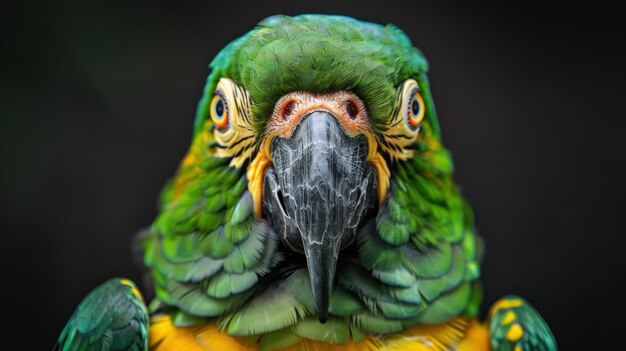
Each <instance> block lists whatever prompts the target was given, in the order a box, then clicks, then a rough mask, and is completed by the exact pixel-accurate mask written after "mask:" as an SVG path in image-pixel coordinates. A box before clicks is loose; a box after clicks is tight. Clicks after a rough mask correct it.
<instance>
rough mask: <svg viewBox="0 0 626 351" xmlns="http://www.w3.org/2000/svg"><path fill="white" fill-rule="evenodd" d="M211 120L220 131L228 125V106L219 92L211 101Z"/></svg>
mask: <svg viewBox="0 0 626 351" xmlns="http://www.w3.org/2000/svg"><path fill="white" fill-rule="evenodd" d="M211 119H212V120H213V123H215V126H216V127H217V128H218V129H223V128H225V127H226V126H227V125H228V106H227V105H226V100H224V97H223V96H222V94H220V93H219V92H217V93H215V95H214V96H213V100H211Z"/></svg>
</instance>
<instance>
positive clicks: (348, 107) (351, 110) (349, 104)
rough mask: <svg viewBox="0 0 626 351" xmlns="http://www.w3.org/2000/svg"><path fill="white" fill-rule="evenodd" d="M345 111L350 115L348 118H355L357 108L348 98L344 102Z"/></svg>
mask: <svg viewBox="0 0 626 351" xmlns="http://www.w3.org/2000/svg"><path fill="white" fill-rule="evenodd" d="M346 112H347V113H348V116H350V118H352V119H355V118H356V116H357V115H358V114H359V108H358V107H356V105H355V104H354V102H352V101H350V100H348V101H347V102H346Z"/></svg>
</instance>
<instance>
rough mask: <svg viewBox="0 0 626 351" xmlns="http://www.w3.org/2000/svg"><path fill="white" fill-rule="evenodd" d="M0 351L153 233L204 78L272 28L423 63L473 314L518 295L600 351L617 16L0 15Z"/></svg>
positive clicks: (524, 12)
mask: <svg viewBox="0 0 626 351" xmlns="http://www.w3.org/2000/svg"><path fill="white" fill-rule="evenodd" d="M0 9H1V10H0V45H1V46H0V48H1V49H0V50H1V56H0V60H1V61H0V146H1V148H0V155H1V157H2V162H1V166H0V169H1V171H0V176H1V181H0V189H1V192H2V196H1V206H0V216H1V218H0V232H1V235H0V252H1V256H0V259H1V262H0V274H1V277H0V278H1V280H0V281H1V288H0V294H1V300H0V301H1V303H2V315H3V316H4V318H5V320H8V323H9V324H8V325H9V326H8V329H7V327H4V328H3V329H4V331H3V332H2V333H1V334H2V336H1V337H0V345H5V347H2V349H12V350H47V349H50V348H51V347H52V345H53V344H54V342H55V340H56V337H57V335H58V333H59V332H60V330H61V329H62V327H63V326H64V324H65V322H66V321H67V320H68V318H69V317H70V316H71V314H72V312H73V310H74V308H75V307H76V306H77V305H78V303H79V302H80V301H81V300H82V298H83V297H84V296H85V295H86V294H87V293H88V292H89V291H90V290H91V289H92V288H94V287H95V286H96V285H98V284H99V283H101V282H103V281H105V280H106V279H108V278H111V277H116V276H123V277H128V278H131V279H133V280H135V281H138V282H139V281H140V274H139V272H140V270H139V267H138V266H137V264H136V262H135V261H134V259H133V255H132V253H131V250H130V241H131V238H132V236H133V234H134V233H135V232H137V231H138V230H140V229H142V228H144V227H145V226H147V225H149V224H150V223H151V221H152V219H153V218H154V217H155V215H156V203H157V198H158V194H159V190H160V188H161V186H162V185H163V184H164V183H165V181H166V180H167V179H168V178H169V177H170V176H171V175H172V174H173V173H174V171H175V169H176V167H177V164H178V162H179V160H180V159H181V158H182V157H183V155H184V153H185V151H186V148H187V146H188V143H189V141H190V136H191V131H192V120H193V116H194V112H195V107H196V104H197V102H198V100H199V98H200V96H201V92H202V88H203V84H204V81H205V79H206V76H207V74H208V72H209V71H208V67H207V65H208V63H209V62H210V60H211V59H212V58H213V57H214V56H215V54H216V53H217V52H218V51H219V50H220V49H221V48H222V47H223V46H224V45H226V44H227V43H228V42H230V41H231V40H233V39H235V38H236V37H238V36H240V35H242V34H244V33H245V32H246V31H248V30H250V29H251V28H252V27H253V26H254V25H255V24H256V23H257V22H258V21H260V20H261V19H263V18H264V17H266V16H269V15H273V14H299V13H329V14H345V15H350V16H353V17H356V18H359V19H363V20H369V21H373V22H378V23H382V24H386V23H394V24H396V25H397V26H399V27H400V28H401V29H403V30H404V31H405V32H406V33H407V34H408V36H409V37H410V38H411V39H412V40H413V43H414V44H415V45H416V46H417V47H419V48H420V49H421V50H422V51H423V52H424V53H425V55H426V56H427V57H428V59H429V61H430V65H431V74H430V80H431V83H432V91H433V96H434V99H435V103H436V106H437V109H438V112H439V118H440V122H441V125H442V131H443V138H444V142H445V144H446V146H447V147H448V148H449V149H450V150H451V151H452V153H453V156H454V160H455V164H456V179H457V181H458V183H459V184H460V185H461V186H462V188H463V191H464V194H465V195H466V196H467V198H468V199H469V201H470V202H471V204H472V205H473V208H474V211H475V215H476V223H477V226H478V230H479V232H480V234H481V235H482V236H483V237H484V239H485V242H486V245H487V246H486V247H487V250H486V256H485V260H484V263H483V282H484V287H485V299H484V304H483V313H486V311H487V308H488V306H489V305H490V304H491V303H493V302H494V301H495V300H496V299H497V298H499V297H501V296H503V295H506V294H519V295H521V296H523V297H525V298H526V299H528V300H529V301H530V302H531V303H533V304H534V305H535V307H536V308H537V309H538V310H539V311H541V313H542V315H543V316H544V317H545V319H546V320H547V321H548V323H549V324H550V326H551V327H552V330H553V331H554V334H555V335H556V338H557V341H558V342H559V344H560V346H561V349H562V350H577V349H586V348H590V349H609V348H612V347H610V346H609V345H611V344H612V343H613V342H616V341H619V342H620V344H621V343H623V340H621V339H620V337H621V335H622V334H623V332H621V333H620V332H619V331H621V328H622V326H620V323H619V322H618V321H619V319H620V318H622V316H624V314H625V313H626V309H625V308H624V304H625V303H626V297H624V294H623V291H624V290H623V288H622V286H623V283H624V280H625V278H626V264H624V262H623V258H624V254H626V250H625V249H626V241H625V239H624V235H625V234H626V231H625V230H624V224H623V223H624V218H625V214H624V210H625V209H626V205H625V198H626V197H625V196H626V185H625V183H626V170H625V162H624V161H625V160H624V151H625V150H624V149H625V148H624V141H625V137H624V135H625V133H626V122H625V120H626V116H625V115H624V112H623V111H622V107H623V102H624V101H625V99H624V97H625V93H626V91H625V89H624V84H625V83H624V78H626V77H625V75H624V62H625V57H624V53H623V52H624V51H623V47H624V37H623V34H622V33H623V32H622V31H623V29H624V28H623V27H624V21H623V18H624V17H623V16H624V11H623V8H621V7H618V5H617V1H614V2H601V1H594V2H588V3H585V4H584V5H577V7H574V5H570V6H568V7H560V8H556V7H555V8H548V7H547V6H546V5H545V4H533V3H530V2H527V1H524V2H519V3H517V4H508V5H506V6H505V5H487V4H480V3H477V2H468V3H467V4H465V5H458V6H452V5H449V4H448V5H446V4H442V3H437V4H435V2H430V3H422V2H419V1H413V2H410V3H403V2H399V1H393V0H385V1H379V2H377V3H376V4H375V5H373V4H364V3H363V2H357V1H350V2H347V1H346V2H341V3H335V2H334V1H315V2H313V1H306V2H298V3H296V2H294V1H272V2H269V1H263V0H258V1H255V2H251V3H242V2H240V1H213V2H205V1H187V2H185V3H184V5H176V6H175V5H174V2H171V1H151V2H148V1H145V2H141V1H118V0H115V1H111V0H109V1H90V2H84V1H78V0H69V1H59V2H56V1H55V2H52V1H50V2H45V3H39V4H33V3H31V2H17V1H15V2H12V3H7V2H3V4H2V5H0Z"/></svg>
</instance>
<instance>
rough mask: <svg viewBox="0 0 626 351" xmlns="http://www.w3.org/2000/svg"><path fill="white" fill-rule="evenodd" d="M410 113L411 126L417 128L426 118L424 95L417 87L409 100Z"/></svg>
mask: <svg viewBox="0 0 626 351" xmlns="http://www.w3.org/2000/svg"><path fill="white" fill-rule="evenodd" d="M408 109H409V113H408V114H407V115H408V122H409V125H410V126H411V128H414V129H415V128H417V127H418V126H419V124H420V122H421V121H422V119H424V112H425V111H424V99H423V98H422V95H421V94H420V93H419V91H418V90H417V89H415V90H414V91H413V93H412V96H411V99H410V100H409V106H408Z"/></svg>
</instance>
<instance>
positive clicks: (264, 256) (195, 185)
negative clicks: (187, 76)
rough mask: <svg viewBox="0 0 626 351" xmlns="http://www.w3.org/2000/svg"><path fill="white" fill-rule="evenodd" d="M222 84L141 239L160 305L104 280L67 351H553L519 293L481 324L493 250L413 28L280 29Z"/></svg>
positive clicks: (223, 67) (263, 30)
mask: <svg viewBox="0 0 626 351" xmlns="http://www.w3.org/2000/svg"><path fill="white" fill-rule="evenodd" d="M210 69H211V71H210V73H209V76H208V78H207V82H206V85H205V88H204V90H203V93H202V97H201V100H200V102H199V104H198V108H197V113H196V116H195V120H194V124H193V135H192V140H191V145H190V146H189V149H188V151H187V153H186V154H185V156H184V157H183V159H182V161H181V162H180V164H179V166H178V169H177V171H176V173H175V175H174V176H173V178H172V179H171V180H170V181H169V182H168V183H167V184H166V186H165V187H164V190H163V191H162V193H161V196H160V200H159V209H158V215H157V216H156V218H155V220H154V221H153V223H152V225H151V226H150V227H149V228H148V229H146V230H144V231H142V232H141V233H140V234H139V235H138V238H137V242H138V243H139V244H138V245H139V247H140V250H141V252H142V254H141V257H142V260H143V264H144V266H145V274H146V276H147V277H148V278H149V286H151V287H152V288H153V291H154V295H155V297H154V299H152V300H151V301H148V302H146V301H144V298H143V296H142V294H141V292H140V291H139V289H138V287H137V286H136V285H135V283H133V282H132V281H130V280H128V279H124V278H115V279H111V280H109V281H107V282H105V283H104V284H102V285H101V286H99V287H97V288H96V289H95V290H93V291H92V292H91V293H90V294H89V295H88V296H87V297H86V298H85V299H84V300H83V301H82V302H81V303H80V305H79V306H78V308H77V309H76V311H75V312H74V314H73V316H72V317H71V318H70V320H69V322H68V323H67V325H66V326H65V328H64V329H63V330H62V332H61V334H60V336H59V338H58V341H57V343H56V345H55V346H54V348H55V350H63V351H70V350H151V351H170V350H184V351H203V350H204V351H209V350H220V351H221V350H228V351H252V350H261V351H274V350H276V351H278V350H284V351H297V350H325V351H335V350H336V351H339V350H345V351H348V350H353V351H361V350H363V351H366V350H367V351H374V350H388V351H394V350H397V351H399V350H407V351H408V350H415V351H418V350H459V351H461V350H485V351H486V350H494V351H529V350H541V351H550V350H557V344H556V341H555V338H554V336H553V334H552V332H551V331H550V328H549V327H548V325H547V323H546V322H545V321H544V319H543V318H542V317H541V316H540V314H539V313H538V312H537V311H536V310H535V309H534V308H533V307H532V306H531V305H530V304H529V303H528V302H527V301H526V300H524V299H523V298H521V297H519V296H513V295H511V296H506V297H503V298H501V299H500V300H498V301H497V302H496V303H495V304H493V306H492V307H491V309H490V311H489V315H488V316H487V318H486V319H485V320H482V321H481V320H480V316H479V312H480V304H481V300H482V287H481V284H480V279H479V278H480V262H481V258H482V256H483V251H484V244H483V242H482V239H481V237H480V236H478V234H477V233H476V229H475V224H474V218H473V214H472V209H471V207H470V205H469V204H468V202H467V201H466V200H465V198H464V197H463V195H462V194H461V191H460V188H459V187H458V186H457V185H456V183H455V181H454V179H453V163H452V160H451V155H450V152H449V151H448V150H447V149H446V148H445V147H444V146H443V145H442V139H441V131H440V126H439V123H438V120H437V115H436V111H435V106H434V103H433V98H432V96H431V90H430V84H429V80H428V77H427V73H428V63H427V61H426V59H425V57H424V55H423V54H422V52H421V51H419V50H418V49H417V48H415V47H414V46H413V45H412V43H411V41H410V40H409V38H408V37H407V35H406V34H405V33H404V32H403V31H401V30H400V29H399V28H398V27H396V26H394V25H379V24H374V23H369V22H364V21H360V20H357V19H353V18H351V17H347V16H339V15H312V14H307V15H299V16H294V17H290V16H283V15H277V16H272V17H269V18H266V19H265V20H263V21H261V22H260V23H259V24H258V25H257V26H256V27H255V28H254V29H252V30H251V31H250V32H248V33H247V34H244V35H243V36H242V37H240V38H238V39H236V40H235V41H233V42H231V43H230V44H228V45H227V46H226V47H225V48H223V49H222V50H221V51H220V52H219V53H218V54H217V55H216V57H215V58H214V59H213V60H212V62H211V64H210Z"/></svg>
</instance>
